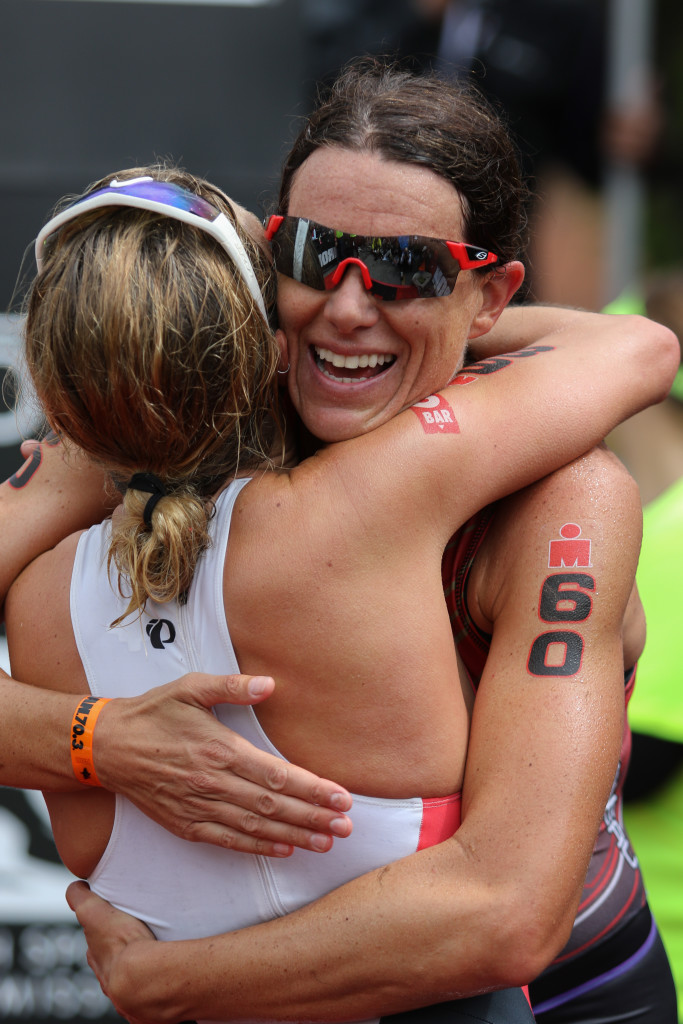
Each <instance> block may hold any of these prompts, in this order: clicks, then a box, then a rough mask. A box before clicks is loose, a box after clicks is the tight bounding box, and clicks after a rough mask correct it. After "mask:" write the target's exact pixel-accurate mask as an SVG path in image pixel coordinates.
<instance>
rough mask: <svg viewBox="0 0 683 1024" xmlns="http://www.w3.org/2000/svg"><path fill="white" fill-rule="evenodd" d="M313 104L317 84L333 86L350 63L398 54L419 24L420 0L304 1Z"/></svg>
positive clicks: (308, 80) (308, 83)
mask: <svg viewBox="0 0 683 1024" xmlns="http://www.w3.org/2000/svg"><path fill="white" fill-rule="evenodd" d="M300 3H301V8H300V9H301V16H302V24H303V32H304V38H305V43H306V47H305V57H304V60H305V65H304V74H305V78H306V92H307V93H308V95H309V108H310V107H312V106H313V103H314V100H315V95H316V90H317V87H318V86H319V85H321V84H325V83H326V84H331V83H332V82H333V81H334V79H335V78H336V77H337V73H338V72H339V70H340V69H341V68H342V67H343V65H344V64H346V63H347V61H349V60H351V59H352V58H353V57H359V56H361V55H362V54H366V53H372V54H380V53H382V54H384V53H387V54H388V53H398V51H399V48H400V47H401V45H402V40H404V38H405V37H406V36H410V35H411V33H412V31H413V29H414V27H415V25H416V24H417V25H418V27H419V28H421V27H422V24H421V18H420V17H419V15H418V14H417V13H416V3H415V0H300Z"/></svg>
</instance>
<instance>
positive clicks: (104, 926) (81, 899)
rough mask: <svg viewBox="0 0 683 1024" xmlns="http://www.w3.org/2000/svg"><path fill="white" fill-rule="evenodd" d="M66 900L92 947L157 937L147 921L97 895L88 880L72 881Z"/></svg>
mask: <svg viewBox="0 0 683 1024" xmlns="http://www.w3.org/2000/svg"><path fill="white" fill-rule="evenodd" d="M66 902H67V903H68V904H69V906H70V907H71V909H72V910H73V912H74V914H75V915H76V917H77V918H78V923H79V924H80V926H81V928H82V929H83V931H84V932H85V936H86V938H87V940H88V945H89V946H91V947H100V946H102V944H105V943H106V945H107V946H110V945H111V944H112V943H123V944H126V943H128V942H133V941H136V940H138V939H149V940H152V941H154V936H153V935H152V933H151V931H150V930H149V928H148V927H147V925H144V924H143V923H142V921H138V920H137V918H135V917H131V916H130V915H129V914H124V912H123V911H122V910H117V909H116V907H112V905H111V904H110V903H107V901H106V900H103V899H102V898H101V897H100V896H96V895H95V893H94V892H91V890H90V888H89V886H88V885H86V883H85V882H72V883H71V885H69V887H68V889H67V890H66Z"/></svg>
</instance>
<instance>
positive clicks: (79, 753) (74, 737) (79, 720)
mask: <svg viewBox="0 0 683 1024" xmlns="http://www.w3.org/2000/svg"><path fill="white" fill-rule="evenodd" d="M109 699H110V698H109V697H84V698H83V700H82V701H81V702H80V704H79V705H78V707H77V708H76V710H75V711H74V717H73V722H72V723H71V765H72V767H73V770H74V775H75V776H76V778H77V779H78V781H79V782H85V783H86V784H87V785H88V786H101V785H102V783H101V782H100V780H99V779H98V778H97V772H96V771H95V765H94V764H93V759H92V738H93V733H94V731H95V723H96V722H97V719H98V717H99V714H100V711H101V710H102V708H103V707H104V705H105V704H106V703H107V701H109Z"/></svg>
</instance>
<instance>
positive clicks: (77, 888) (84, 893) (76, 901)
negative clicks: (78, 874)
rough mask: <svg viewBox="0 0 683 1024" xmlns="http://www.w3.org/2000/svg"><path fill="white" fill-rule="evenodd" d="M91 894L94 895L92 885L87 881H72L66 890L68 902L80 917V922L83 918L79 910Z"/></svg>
mask: <svg viewBox="0 0 683 1024" xmlns="http://www.w3.org/2000/svg"><path fill="white" fill-rule="evenodd" d="M89 895H92V893H91V892H90V887H89V886H88V885H86V884H85V882H72V883H71V885H70V886H69V887H68V889H67V890H66V902H67V903H68V904H69V906H70V907H71V909H72V910H73V912H74V914H75V915H76V917H78V921H79V924H80V923H81V919H80V917H79V916H78V915H79V910H80V909H81V908H82V907H83V904H84V901H85V900H87V898H88V896H89Z"/></svg>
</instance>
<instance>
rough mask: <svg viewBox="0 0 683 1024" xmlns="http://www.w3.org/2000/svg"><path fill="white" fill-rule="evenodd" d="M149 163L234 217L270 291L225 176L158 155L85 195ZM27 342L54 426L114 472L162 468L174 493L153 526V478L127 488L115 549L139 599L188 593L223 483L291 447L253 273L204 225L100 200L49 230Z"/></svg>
mask: <svg viewBox="0 0 683 1024" xmlns="http://www.w3.org/2000/svg"><path fill="white" fill-rule="evenodd" d="M143 175H150V176H151V177H154V178H157V179H159V180H163V181H171V182H174V183H176V184H178V185H180V186H182V187H184V188H186V189H189V190H190V191H192V192H194V193H196V194H198V195H200V196H202V197H204V198H205V199H207V200H208V201H209V202H211V203H212V204H213V205H215V206H216V207H218V208H219V209H220V210H222V211H223V212H224V213H225V214H226V215H227V216H228V217H229V218H230V220H231V221H232V222H233V224H235V227H236V230H237V231H238V233H239V235H240V239H241V241H242V243H243V244H244V246H245V248H246V250H247V253H248V254H249V257H250V259H251V262H252V264H253V267H254V271H255V273H256V276H257V279H258V281H259V284H260V285H261V287H262V289H264V290H265V294H266V304H267V305H272V300H273V299H274V286H273V285H272V283H271V279H272V276H273V275H272V274H271V270H270V265H269V261H268V259H267V256H266V255H265V253H264V252H263V251H262V250H261V248H260V247H259V246H258V245H257V244H256V242H254V240H253V239H252V238H251V237H249V235H248V234H247V233H246V232H245V231H244V230H243V229H242V228H241V227H240V225H239V223H238V222H237V221H236V218H235V214H234V212H233V209H232V207H231V205H230V202H229V200H228V199H227V197H226V196H225V195H224V194H223V193H222V192H221V191H220V190H219V189H217V188H215V186H212V185H210V184H209V183H208V182H204V181H202V180H201V179H198V178H194V177H193V176H191V175H189V174H187V173H186V172H184V171H181V170H179V169H178V168H172V167H158V166H155V167H142V168H131V169H129V170H126V171H120V172H118V173H117V174H116V175H108V176H107V178H106V179H103V180H102V181H98V182H95V183H94V184H93V185H92V186H90V187H89V188H88V189H87V190H86V192H85V193H84V194H85V195H87V194H89V193H90V192H93V191H96V190H97V189H98V188H102V187H104V186H105V185H107V184H108V183H109V181H110V180H111V179H112V177H116V178H118V179H119V180H123V179H126V178H136V177H140V176H143ZM25 349H26V360H27V364H28V368H29V370H30V373H31V376H32V378H33V382H34V385H35V388H36V391H37V394H38V397H39V398H40V400H41V402H42V403H43V406H44V409H45V413H46V416H47V418H48V420H49V422H50V425H51V426H52V427H53V429H54V430H56V431H57V432H58V433H59V434H60V435H62V436H63V437H65V438H66V439H68V440H69V441H71V442H72V443H73V444H75V445H76V446H77V447H78V448H80V449H82V450H83V451H84V452H86V454H87V455H89V456H90V457H91V458H92V459H93V460H95V461H96V462H97V463H99V464H101V465H102V466H103V467H105V468H106V469H107V470H108V471H109V472H110V473H111V474H112V476H113V477H114V479H118V480H120V481H128V480H130V477H131V476H132V474H134V473H136V472H149V473H153V474H155V475H156V476H157V477H159V478H160V479H161V481H162V482H163V485H164V488H165V490H166V492H167V493H166V494H165V496H164V497H162V498H161V500H160V501H159V502H158V503H157V504H156V507H155V508H154V511H153V512H152V514H151V517H150V518H151V525H150V527H149V528H148V526H147V525H146V524H145V522H144V518H143V513H144V509H145V505H146V504H147V501H148V499H149V497H150V495H149V494H148V493H146V492H144V491H140V490H134V489H130V488H129V489H128V490H126V492H125V495H124V499H123V513H122V514H116V515H115V516H114V524H113V528H112V540H111V548H110V555H109V563H110V567H111V564H112V562H113V563H114V564H115V566H116V568H117V570H118V572H119V589H120V590H121V592H122V593H124V589H122V588H127V589H129V590H130V603H129V605H128V608H127V610H126V613H125V614H126V615H128V614H129V613H131V612H135V611H139V610H140V609H141V608H142V607H143V606H144V603H145V600H146V598H147V597H148V596H149V597H152V598H153V599H154V600H155V601H161V602H163V601H169V600H171V599H173V598H175V597H178V596H179V595H182V594H183V593H184V592H185V591H186V590H187V588H188V587H189V585H190V583H191V580H192V576H193V574H194V570H195V567H196V562H197V558H198V557H199V554H200V553H201V551H202V550H204V548H205V547H206V546H207V544H208V522H209V519H210V517H211V514H212V509H213V505H212V502H211V497H212V495H213V494H214V493H215V492H216V490H217V489H218V488H220V487H221V486H222V485H223V484H224V483H225V482H226V480H227V479H229V478H230V477H231V476H233V475H234V474H235V473H236V472H238V471H241V470H242V471H243V470H249V469H251V468H254V467H256V466H257V465H260V464H262V463H263V462H265V461H268V460H269V459H270V458H271V456H272V454H273V449H274V446H275V447H276V446H277V445H276V441H277V435H278V424H279V412H278V406H277V386H276V384H275V380H276V369H277V364H278V359H279V350H278V348H277V345H276V343H275V339H274V337H273V335H272V332H271V330H270V328H269V327H268V325H267V324H266V323H265V321H264V320H263V317H262V316H261V315H260V313H259V312H258V310H257V309H256V308H255V304H254V300H253V298H252V296H251V294H250V292H249V290H248V288H247V286H246V284H245V283H244V280H243V278H242V276H241V274H240V273H239V271H238V270H237V269H236V268H235V267H234V265H233V263H232V260H231V259H230V257H229V256H228V255H227V253H226V252H225V251H224V250H223V249H222V247H221V246H220V244H219V243H218V242H216V241H215V240H214V239H213V238H211V237H209V236H208V235H207V234H206V233H205V232H203V231H201V230H200V229H198V228H195V227H194V226H193V225H190V224H185V223H181V222H179V221H177V220H174V219H172V218H170V217H166V216H163V215H161V214H156V213H152V212H150V211H147V210H137V209H130V208H127V207H108V208H102V209H98V210H93V211H89V212H86V213H84V214H83V215H82V216H81V217H78V218H76V219H74V220H72V221H69V222H68V223H67V224H66V225H64V226H63V227H62V228H61V229H60V230H59V231H58V232H57V233H56V234H55V236H54V237H53V239H51V244H50V246H49V247H48V249H47V252H46V255H45V259H44V264H43V270H42V272H41V273H40V274H39V275H38V276H37V278H36V279H35V281H34V283H33V285H32V288H31V290H30V293H29V295H28V299H27V320H26V337H25ZM127 589H126V596H128V593H127ZM124 617H125V616H124ZM118 621H120V620H118Z"/></svg>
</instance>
